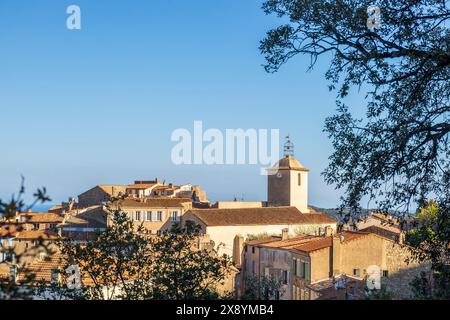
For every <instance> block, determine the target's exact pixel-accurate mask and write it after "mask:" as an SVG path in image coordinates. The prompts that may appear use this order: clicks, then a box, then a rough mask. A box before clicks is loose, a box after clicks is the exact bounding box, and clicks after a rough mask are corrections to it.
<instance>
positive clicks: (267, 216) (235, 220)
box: [190, 207, 336, 226]
mask: <svg viewBox="0 0 450 320" xmlns="http://www.w3.org/2000/svg"><path fill="white" fill-rule="evenodd" d="M190 212H192V213H193V214H194V215H195V216H196V217H198V218H199V219H200V220H202V221H203V222H204V223H205V224H206V225H208V226H239V225H280V224H281V225H282V224H325V223H336V220H334V219H333V218H331V217H330V216H327V215H325V214H320V213H309V214H302V213H300V211H299V210H298V209H297V208H295V207H260V208H240V209H194V210H190Z"/></svg>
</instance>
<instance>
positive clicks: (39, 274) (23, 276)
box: [18, 254, 65, 282]
mask: <svg viewBox="0 0 450 320" xmlns="http://www.w3.org/2000/svg"><path fill="white" fill-rule="evenodd" d="M64 265H65V259H64V257H63V255H61V254H52V255H51V256H50V257H46V258H44V259H37V260H35V261H33V262H32V263H30V264H28V265H27V266H25V267H24V268H22V269H21V270H19V274H18V281H19V282H24V281H28V280H29V278H28V276H30V275H33V276H34V278H33V281H32V282H39V281H45V282H51V281H52V271H53V270H55V269H58V268H60V267H62V266H64Z"/></svg>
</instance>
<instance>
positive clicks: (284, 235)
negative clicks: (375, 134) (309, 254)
mask: <svg viewBox="0 0 450 320" xmlns="http://www.w3.org/2000/svg"><path fill="white" fill-rule="evenodd" d="M287 239H289V229H288V228H286V229H283V230H282V231H281V240H282V241H283V240H287Z"/></svg>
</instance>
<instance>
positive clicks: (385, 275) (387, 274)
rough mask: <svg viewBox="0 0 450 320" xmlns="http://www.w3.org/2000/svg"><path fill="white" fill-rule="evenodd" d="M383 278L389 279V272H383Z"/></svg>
mask: <svg viewBox="0 0 450 320" xmlns="http://www.w3.org/2000/svg"><path fill="white" fill-rule="evenodd" d="M383 277H385V278H387V277H389V271H387V270H383Z"/></svg>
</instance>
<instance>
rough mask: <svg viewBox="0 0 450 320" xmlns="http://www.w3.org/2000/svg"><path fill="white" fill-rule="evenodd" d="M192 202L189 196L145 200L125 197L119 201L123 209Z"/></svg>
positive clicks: (174, 205)
mask: <svg viewBox="0 0 450 320" xmlns="http://www.w3.org/2000/svg"><path fill="white" fill-rule="evenodd" d="M187 203H192V199H189V198H150V199H143V201H139V200H134V199H124V200H120V201H118V202H117V205H118V206H120V207H121V208H122V209H127V208H181V207H183V204H187Z"/></svg>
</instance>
